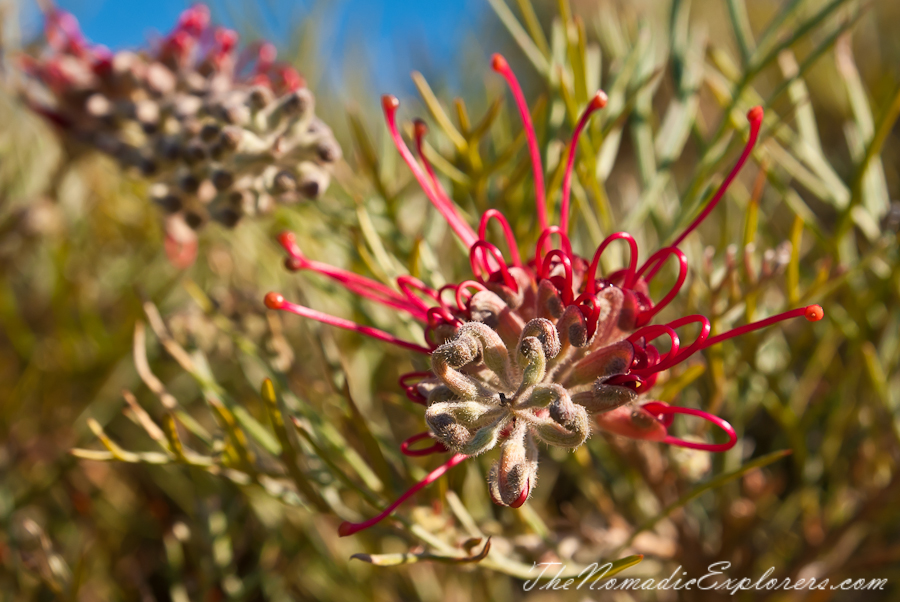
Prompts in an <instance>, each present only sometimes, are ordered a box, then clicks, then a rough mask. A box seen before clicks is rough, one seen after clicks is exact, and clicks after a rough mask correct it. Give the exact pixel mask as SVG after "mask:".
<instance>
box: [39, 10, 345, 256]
mask: <svg viewBox="0 0 900 602" xmlns="http://www.w3.org/2000/svg"><path fill="white" fill-rule="evenodd" d="M209 21H210V19H209V9H208V8H207V7H205V6H203V5H196V6H194V7H192V8H189V9H187V10H186V11H184V12H183V13H182V14H181V16H180V18H179V20H178V23H177V24H176V26H175V28H174V29H173V30H172V31H171V32H170V33H169V34H167V35H166V36H165V37H163V38H162V39H161V40H159V41H158V43H156V44H155V45H154V46H153V48H151V49H149V50H145V51H141V52H131V51H128V50H122V51H119V52H116V53H112V52H110V51H109V50H107V49H106V48H104V47H102V46H96V45H92V44H90V43H88V42H87V41H86V40H85V38H84V36H83V35H82V34H81V32H80V30H79V28H78V24H77V22H76V21H75V18H74V17H73V16H72V15H71V14H68V13H66V12H63V11H61V10H58V9H53V10H52V11H51V12H49V14H48V15H47V19H46V36H47V42H48V48H47V50H46V52H45V54H44V55H43V56H41V57H40V58H38V59H26V61H25V65H24V66H25V70H26V72H27V73H28V74H30V75H31V76H32V79H33V81H32V84H34V85H32V86H31V88H30V89H29V90H28V92H27V95H28V100H29V102H30V104H31V105H32V106H33V107H34V108H35V109H36V110H37V111H38V112H39V113H41V114H42V115H44V116H46V117H47V118H48V119H49V120H51V121H52V122H53V123H54V124H56V125H57V126H59V127H60V128H61V129H62V130H63V131H64V132H65V134H66V135H67V136H68V137H69V138H71V139H72V140H74V141H77V142H79V143H83V144H86V145H87V146H89V147H91V148H94V149H98V150H100V151H102V152H104V153H106V154H108V155H110V156H111V157H113V158H115V159H116V160H117V161H118V162H119V163H120V164H121V165H123V166H124V167H126V168H129V169H132V170H135V171H137V172H139V173H140V174H141V175H143V176H145V177H146V178H148V179H149V180H151V181H152V182H153V185H152V187H151V196H152V198H153V199H154V201H155V202H156V203H158V204H159V206H160V207H162V208H163V210H164V211H165V212H166V213H167V214H168V219H167V225H168V227H167V232H168V234H169V236H170V237H172V238H174V241H175V242H177V243H182V244H185V243H189V242H191V241H192V240H194V235H193V233H192V232H193V231H194V230H196V229H197V228H199V227H201V226H202V225H203V224H204V223H206V222H208V221H210V220H214V221H218V222H220V223H222V224H224V225H226V226H229V227H231V226H234V225H235V224H237V223H238V221H239V220H240V219H241V218H242V217H243V216H244V215H255V214H257V213H262V212H266V211H268V210H270V209H271V208H272V207H274V206H275V204H276V203H277V202H285V203H291V202H296V201H297V200H300V199H304V198H306V199H315V198H317V197H318V196H319V195H321V194H322V192H323V191H324V190H325V189H326V188H327V187H328V184H329V181H330V170H331V166H332V165H333V164H334V163H335V162H336V161H337V160H338V159H340V157H341V149H340V146H339V145H338V143H337V142H336V140H335V138H334V135H333V134H332V132H331V130H330V128H329V127H328V126H327V125H325V123H323V122H322V121H321V120H319V119H317V118H316V116H315V111H314V99H313V95H312V94H311V93H310V91H309V90H308V89H307V88H306V85H305V82H304V80H303V79H302V78H301V77H300V76H299V75H298V74H297V72H296V71H295V70H294V69H293V68H292V67H290V66H287V65H284V64H280V63H277V62H276V61H275V55H276V51H275V47H274V46H273V45H272V44H270V43H268V42H264V43H257V44H254V45H251V46H249V47H247V48H245V49H244V50H243V51H241V52H239V51H238V36H237V34H236V33H235V32H234V31H231V30H228V29H224V28H221V27H214V26H211V25H210V22H209Z"/></svg>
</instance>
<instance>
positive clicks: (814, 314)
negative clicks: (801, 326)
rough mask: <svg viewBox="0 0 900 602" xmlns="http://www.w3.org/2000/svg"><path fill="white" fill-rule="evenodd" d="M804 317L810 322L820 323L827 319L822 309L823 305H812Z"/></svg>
mask: <svg viewBox="0 0 900 602" xmlns="http://www.w3.org/2000/svg"><path fill="white" fill-rule="evenodd" d="M804 316H805V317H806V319H807V320H809V321H810V322H818V321H819V320H821V319H822V318H824V317H825V310H823V309H822V306H821V305H810V306H809V307H807V308H806V313H805V314H804Z"/></svg>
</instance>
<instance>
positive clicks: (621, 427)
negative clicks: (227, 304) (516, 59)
mask: <svg viewBox="0 0 900 602" xmlns="http://www.w3.org/2000/svg"><path fill="white" fill-rule="evenodd" d="M493 66H494V69H495V70H496V71H498V72H500V73H501V75H503V77H504V78H505V79H506V80H507V82H508V83H509V85H510V88H511V89H512V92H513V96H514V97H515V100H516V105H517V107H518V109H519V112H520V114H521V117H522V121H523V123H524V126H525V129H526V133H527V137H528V145H529V152H530V154H531V158H532V162H533V168H534V174H535V176H534V179H535V183H536V194H535V200H536V203H537V216H538V222H539V225H540V229H541V231H540V236H539V237H538V240H537V243H536V245H535V249H534V256H533V258H532V259H531V260H530V261H527V262H523V261H522V259H521V256H520V254H519V245H518V243H517V241H516V239H515V237H514V235H513V231H512V228H511V227H510V225H509V222H508V221H507V220H506V218H505V216H504V215H503V214H502V213H501V212H499V211H497V210H495V209H491V210H488V211H487V212H485V213H484V215H483V216H482V217H481V221H480V223H479V225H478V228H477V231H476V230H475V229H473V228H471V227H470V226H469V225H468V224H466V223H465V222H464V221H463V219H462V217H461V216H460V214H459V212H458V211H457V210H456V208H455V206H454V205H453V202H452V201H451V199H450V198H449V197H448V196H447V194H446V192H445V191H444V189H443V188H442V187H441V184H440V182H439V181H438V179H437V178H436V177H435V174H434V171H433V170H432V168H431V165H430V164H429V163H428V161H427V159H426V158H425V156H424V154H422V152H421V149H422V139H423V137H424V135H425V131H426V130H425V127H424V124H421V123H417V125H416V128H415V137H416V140H415V142H416V148H417V150H418V154H419V159H420V161H421V163H422V166H420V165H419V162H417V161H416V159H415V157H414V156H413V155H412V153H411V152H410V151H409V149H408V148H407V146H406V143H405V142H404V141H403V139H402V137H401V136H400V134H399V132H398V129H397V125H396V111H397V108H398V106H399V103H398V101H397V99H396V98H394V97H392V96H385V97H384V99H383V103H382V104H383V107H384V112H385V117H386V120H387V124H388V128H389V131H390V134H391V137H392V139H393V141H394V143H395V144H396V146H397V148H398V150H399V151H400V154H401V156H402V157H403V159H404V161H406V163H407V165H409V168H410V170H411V171H412V172H413V174H414V176H415V177H416V179H417V180H418V181H419V184H420V185H421V186H422V188H423V190H424V191H425V193H426V195H427V196H428V198H429V200H430V201H431V203H432V204H433V205H434V206H435V208H436V209H437V210H438V212H439V213H440V214H441V215H442V216H443V217H444V218H445V219H446V220H447V222H448V223H449V225H450V226H451V228H452V229H453V231H454V232H455V234H456V235H457V236H458V237H459V239H460V240H461V241H462V242H463V244H465V245H466V246H467V247H468V248H469V260H470V264H471V267H472V274H473V279H471V280H466V281H464V282H461V283H459V284H457V285H446V286H444V287H442V288H441V289H439V290H434V289H431V288H429V287H428V286H427V285H425V284H424V283H422V282H420V281H418V280H415V279H412V278H409V277H401V278H400V279H398V281H397V287H396V288H392V287H388V286H386V285H384V284H381V283H379V282H375V281H373V280H370V279H368V278H365V277H362V276H358V275H356V274H352V273H350V272H347V271H345V270H341V269H339V268H335V267H333V266H329V265H326V264H322V263H319V262H315V261H312V260H309V259H307V258H306V257H305V256H304V255H303V254H302V252H301V251H300V249H299V247H298V245H297V242H296V239H295V238H294V236H293V235H292V234H290V233H286V234H284V235H282V236H281V237H279V241H280V242H281V244H282V246H283V247H284V248H285V250H286V251H287V252H288V259H287V262H286V264H287V266H288V268H290V269H292V270H309V271H313V272H317V273H319V274H322V275H324V276H326V277H328V278H331V279H333V280H335V281H336V282H339V283H340V284H342V285H343V286H345V287H346V288H347V289H348V290H350V291H351V292H353V293H355V294H358V295H361V296H363V297H365V298H368V299H371V300H373V301H376V302H378V303H381V304H382V305H385V306H388V307H391V308H393V309H396V310H400V311H404V312H406V313H408V314H409V315H410V316H412V317H413V318H414V319H416V320H418V321H419V322H420V323H421V324H422V325H423V330H424V338H425V341H426V344H427V346H422V345H419V344H418V343H414V342H409V341H404V340H402V339H398V338H396V337H394V336H393V335H390V334H388V333H385V332H383V331H380V330H376V329H373V328H370V327H366V326H361V325H358V324H355V323H353V322H350V321H347V320H343V319H340V318H336V317H333V316H328V315H326V314H322V313H320V312H316V311H314V310H312V309H309V308H305V307H301V306H298V305H295V304H292V303H289V302H287V301H285V300H284V298H283V297H282V296H281V295H279V294H277V293H269V294H268V295H267V296H266V305H267V306H268V307H269V308H271V309H280V310H284V311H289V312H292V313H296V314H298V315H301V316H304V317H309V318H312V319H315V320H319V321H320V322H323V323H326V324H331V325H333V326H337V327H339V328H345V329H348V330H353V331H356V332H360V333H362V334H367V335H368V336H371V337H374V338H377V339H379V340H383V341H386V342H389V343H393V344H395V345H398V346H400V347H403V348H405V349H411V350H414V351H418V352H421V353H423V354H427V355H429V356H430V359H431V369H430V370H428V371H422V372H413V373H409V374H405V375H403V376H402V377H401V378H400V386H401V387H402V388H403V389H404V391H405V392H406V395H407V397H408V398H409V399H410V400H411V401H413V402H415V403H418V404H421V405H423V406H425V407H426V409H425V421H426V424H427V425H428V429H429V430H428V431H426V432H423V433H420V434H418V435H414V436H413V437H411V438H409V439H407V440H406V441H405V442H403V444H402V445H401V451H402V452H403V453H404V454H406V455H410V456H420V455H427V454H430V453H440V452H445V451H450V452H453V456H452V457H451V459H450V460H449V461H448V462H446V463H445V464H443V465H441V466H440V467H438V468H437V469H435V471H433V472H432V473H431V474H429V475H428V477H426V479H425V480H423V481H422V482H420V483H418V484H417V485H416V486H414V487H413V488H412V489H410V490H409V491H408V492H407V493H406V494H404V495H403V496H402V497H401V498H400V499H398V500H397V501H396V502H395V503H394V504H391V505H390V506H389V507H388V508H386V509H385V510H384V511H383V512H382V513H381V514H379V515H378V516H376V517H374V518H372V519H371V520H368V521H365V522H363V523H349V522H345V523H344V524H342V525H341V528H340V534H341V535H342V536H344V535H351V534H353V533H356V532H358V531H360V530H362V529H365V528H367V527H369V526H371V525H373V524H375V523H377V522H379V521H380V520H382V519H384V518H385V517H387V516H388V515H390V514H391V513H392V512H393V511H394V510H395V509H396V507H397V506H398V505H399V503H400V502H402V501H403V500H405V499H407V498H408V497H409V496H410V495H412V494H413V493H415V492H416V491H418V490H419V489H421V488H422V487H423V486H424V485H426V484H428V483H430V482H432V481H434V480H435V479H436V478H438V477H439V476H441V475H443V474H444V473H445V472H446V471H447V470H449V469H450V468H451V467H452V466H455V465H456V464H459V463H460V462H462V461H463V460H464V459H466V458H468V457H471V456H475V455H479V454H482V453H485V452H488V451H489V450H492V449H494V448H495V447H499V448H500V458H499V459H498V461H497V462H495V463H494V465H493V467H492V468H491V471H490V474H489V476H488V483H489V488H490V492H491V496H492V498H493V499H494V501H495V502H496V503H497V504H500V505H505V506H512V507H519V506H521V505H522V504H523V503H524V502H525V501H526V500H527V499H528V497H529V496H530V495H531V492H532V491H533V488H534V486H535V483H536V476H537V463H538V444H539V443H543V444H546V445H554V446H558V447H563V448H567V449H574V448H576V447H578V446H579V445H581V444H582V443H583V442H584V441H585V440H586V439H587V438H588V437H589V436H590V435H591V431H592V428H591V425H592V424H593V426H595V427H596V428H599V429H601V430H605V431H608V432H610V433H614V434H616V435H620V436H624V437H629V438H632V439H641V440H646V441H657V442H662V443H668V444H671V445H678V446H682V447H689V448H692V449H698V450H704V451H715V452H720V451H725V450H727V449H730V448H731V447H733V446H734V445H735V443H736V442H737V434H736V433H735V431H734V429H733V428H732V427H731V425H730V424H728V422H726V421H725V420H723V419H721V418H719V417H717V416H713V415H711V414H709V413H707V412H704V411H702V410H699V409H694V408H685V407H678V406H671V405H668V404H665V403H663V402H660V401H639V395H641V394H643V393H645V392H647V391H648V390H649V389H650V388H651V387H652V386H653V385H654V383H655V382H656V379H657V377H658V376H659V374H660V373H661V372H663V371H665V370H668V369H670V368H672V367H674V366H675V365H677V364H679V363H681V362H683V361H685V360H687V359H688V358H689V357H691V356H692V355H693V354H695V353H697V352H698V351H701V350H703V349H705V348H707V347H709V346H711V345H715V344H718V343H720V342H722V341H725V340H727V339H730V338H733V337H736V336H739V335H741V334H744V333H747V332H750V331H753V330H758V329H760V328H765V327H767V326H770V325H772V324H775V323H778V322H781V321H784V320H788V319H792V318H795V317H800V316H803V317H805V318H806V319H807V320H810V321H816V320H820V319H821V318H822V317H823V312H822V308H821V307H819V306H818V305H811V306H808V307H801V308H797V309H793V310H790V311H787V312H784V313H782V314H779V315H776V316H772V317H770V318H766V319H764V320H760V321H758V322H754V323H751V324H746V325H744V326H740V327H738V328H734V329H732V330H730V331H728V332H725V333H722V334H718V335H716V336H712V337H711V336H710V331H711V327H710V322H709V320H708V319H707V318H706V317H704V316H702V315H691V316H685V317H681V318H678V319H676V320H673V321H671V322H668V323H666V324H651V323H650V322H651V321H652V319H653V318H654V317H655V316H656V315H657V314H658V313H659V312H660V310H662V309H663V308H664V307H666V306H667V305H668V304H669V303H670V302H671V301H672V300H673V299H674V298H675V296H676V295H677V294H678V292H679V291H680V289H681V287H682V286H683V285H684V283H685V281H686V278H687V269H688V265H687V258H686V257H685V255H684V253H683V252H682V251H681V250H680V249H678V244H680V243H681V242H682V241H683V240H684V238H685V237H686V236H687V235H688V234H690V232H692V231H693V230H694V229H696V227H697V226H698V225H699V224H700V223H701V222H702V221H703V220H704V219H705V218H706V217H707V216H708V215H709V214H710V213H711V212H712V210H713V209H714V208H715V206H716V205H717V204H718V203H719V201H721V199H722V197H723V196H724V194H725V191H726V190H727V188H728V186H729V184H730V183H731V182H732V180H734V178H735V177H736V176H737V174H738V172H739V171H740V169H741V167H742V166H743V165H744V163H746V161H747V159H748V157H749V155H750V152H751V151H752V149H753V146H754V144H755V142H756V139H757V136H758V134H759V128H760V125H761V123H762V119H763V111H762V109H761V108H760V107H755V108H753V109H751V111H750V112H749V113H748V115H747V117H748V120H749V122H750V137H749V140H748V142H747V145H746V147H745V148H744V151H743V153H742V154H741V156H740V158H739V159H738V161H737V163H736V165H735V166H734V168H733V169H732V170H731V172H730V173H729V174H728V177H727V178H726V179H725V181H724V182H723V183H722V185H721V186H720V187H719V189H718V190H717V191H716V193H715V194H714V196H713V197H712V199H711V200H710V201H709V202H708V203H707V204H706V206H705V207H704V208H703V210H702V211H701V212H700V214H699V215H698V217H697V218H696V219H695V220H694V221H693V222H692V223H691V224H690V226H688V228H687V229H686V230H685V232H683V233H682V234H681V235H680V236H679V237H678V238H677V239H676V240H675V242H674V243H673V244H672V245H669V246H665V247H663V248H661V249H660V250H658V251H656V252H655V253H653V254H652V255H650V257H649V258H648V259H647V260H646V261H645V262H644V263H643V264H640V265H639V263H638V259H639V258H638V251H639V250H638V247H637V243H636V242H635V240H634V238H633V237H632V236H631V235H630V234H627V233H625V232H617V233H614V234H611V235H610V236H608V237H607V238H606V239H605V240H604V241H603V242H602V243H601V244H600V246H599V247H598V248H597V250H596V252H595V253H594V255H593V256H592V257H591V259H590V260H588V259H586V258H583V257H579V256H578V255H576V254H575V253H573V251H572V246H571V244H570V242H569V239H568V236H567V226H568V215H567V214H568V209H569V192H570V190H571V177H572V170H573V167H574V154H575V150H576V146H577V142H578V136H579V135H580V133H581V132H582V130H583V129H584V127H585V125H586V124H587V121H588V119H589V117H590V115H591V114H592V113H593V112H595V111H597V110H599V109H601V108H603V106H604V105H605V104H606V96H605V95H604V94H603V92H597V94H596V95H595V96H594V97H593V98H592V99H591V101H590V103H589V104H588V106H587V107H586V108H585V110H584V113H583V114H582V116H581V118H580V119H579V120H578V123H577V126H576V128H575V131H574V133H573V136H572V140H571V143H570V145H569V151H568V158H567V162H566V170H565V175H564V178H563V202H562V203H561V206H560V209H561V213H562V214H561V215H560V218H559V223H560V225H559V226H555V225H550V224H549V220H548V217H547V216H546V207H545V206H544V195H543V183H542V182H543V179H542V178H543V174H542V167H541V164H540V152H539V150H538V145H537V141H536V139H535V136H534V129H533V126H532V124H531V118H530V116H529V114H528V109H527V106H526V105H525V102H524V99H523V97H522V94H521V90H520V89H519V86H518V83H517V81H516V79H515V76H514V75H513V74H512V71H511V70H510V69H509V65H508V64H507V63H506V61H505V60H504V59H503V57H500V56H499V55H495V57H494V60H493ZM423 167H424V169H423ZM491 220H496V221H497V223H498V224H499V225H500V227H501V230H502V232H503V235H504V238H505V243H506V247H507V249H508V254H509V255H508V256H509V260H508V261H507V259H506V257H505V256H504V254H503V252H502V251H500V249H499V248H497V247H496V246H495V245H494V244H492V243H491V242H489V241H488V240H487V238H486V236H487V226H488V224H489V222H490V221H491ZM554 240H555V241H556V242H557V246H556V247H554V248H551V247H552V243H553V241H554ZM617 241H623V242H624V243H625V244H627V245H628V248H629V255H630V256H629V261H628V264H627V266H626V267H625V268H624V269H620V270H618V271H615V272H612V273H610V274H605V275H602V276H601V275H598V273H597V272H598V269H599V267H600V259H601V256H602V254H603V252H604V251H605V250H606V249H607V247H608V246H609V245H610V244H612V243H614V242H617ZM670 259H674V260H675V262H676V264H677V267H678V276H677V278H676V281H675V284H674V285H673V286H672V288H671V289H670V290H669V291H668V292H667V293H666V294H665V295H663V296H662V298H661V299H659V300H658V301H656V302H654V300H653V299H651V297H650V295H649V286H648V283H649V281H650V280H651V279H652V278H653V277H654V276H655V275H656V274H657V273H658V271H659V269H660V268H661V267H662V265H663V264H664V263H665V262H667V261H669V260H670ZM447 293H450V294H449V295H448V294H447ZM691 324H694V325H698V326H699V327H700V328H699V333H698V334H697V336H696V337H695V338H694V340H693V341H692V342H690V344H689V345H687V346H683V345H682V343H681V339H680V337H679V334H678V330H679V329H682V328H683V327H685V326H688V325H691ZM661 337H662V338H664V339H667V340H668V351H665V352H661V351H660V350H659V349H658V348H657V346H656V345H655V344H654V341H655V340H656V339H658V338H661ZM676 415H684V416H691V417H696V418H700V419H702V420H706V421H708V422H710V423H712V424H714V425H715V426H717V427H719V429H720V430H722V431H724V433H725V434H726V436H727V438H728V441H727V442H723V443H705V442H694V441H685V440H683V439H679V438H677V437H674V436H672V435H670V434H669V428H670V426H671V425H672V423H673V420H674V418H675V416H676ZM424 440H433V441H434V443H433V445H431V446H429V447H425V448H421V447H416V448H415V449H412V445H413V444H417V443H419V442H420V441H424Z"/></svg>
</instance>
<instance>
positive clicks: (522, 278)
mask: <svg viewBox="0 0 900 602" xmlns="http://www.w3.org/2000/svg"><path fill="white" fill-rule="evenodd" d="M519 271H521V270H520V269H519V268H510V272H511V275H512V276H513V278H514V279H515V280H516V282H517V288H518V291H516V292H515V293H513V289H510V288H507V287H505V286H503V285H496V284H493V283H492V284H491V289H493V290H482V291H479V292H477V293H475V294H474V295H473V296H472V298H471V300H470V303H469V307H470V310H471V317H472V319H473V321H470V322H466V323H464V324H463V325H462V326H460V327H459V328H458V329H457V330H456V333H455V334H454V335H453V338H452V339H451V340H450V341H448V342H447V343H445V344H444V345H441V346H440V347H438V348H437V349H435V350H434V352H433V353H432V354H431V370H432V373H433V374H434V377H435V378H432V379H426V380H424V381H422V382H420V383H419V385H418V387H419V391H420V393H421V394H422V395H424V396H425V397H427V399H428V408H427V410H426V412H425V421H426V423H427V424H428V427H429V429H430V431H431V433H432V436H433V437H434V438H435V439H437V440H438V441H440V442H441V443H442V444H443V445H444V446H445V447H447V448H448V449H450V450H452V451H454V452H456V453H459V454H465V455H467V456H472V455H477V454H481V453H484V452H486V451H488V450H491V449H493V448H495V447H497V446H499V447H500V458H499V459H498V460H497V461H496V462H495V463H494V465H493V467H492V468H491V470H490V473H489V475H488V483H489V486H490V490H491V495H492V497H493V499H494V501H495V502H496V503H498V504H501V505H504V506H512V507H519V506H521V505H522V504H523V503H525V501H526V500H527V499H528V497H529V496H530V495H531V491H532V489H533V488H534V485H535V481H536V478H537V466H538V458H537V456H538V447H537V444H538V443H544V444H546V445H552V446H557V447H563V448H566V449H575V448H577V447H578V446H579V445H581V444H582V443H584V441H585V440H586V439H587V438H588V437H589V436H590V434H591V426H590V418H591V417H596V420H597V421H598V423H599V424H600V425H601V426H606V425H607V423H608V424H609V426H611V427H612V428H611V429H610V430H613V431H616V432H618V431H619V430H621V427H622V426H623V425H622V424H621V423H622V422H623V418H624V419H625V420H627V421H628V422H629V424H630V423H631V422H632V418H631V416H632V414H640V413H641V409H640V408H639V407H638V406H637V405H635V403H634V402H635V400H636V399H637V394H636V393H635V392H634V391H633V390H632V389H630V388H628V387H623V386H618V385H615V384H608V383H607V381H608V380H609V379H610V378H612V377H614V376H616V375H622V374H625V373H627V371H628V369H629V368H630V367H631V365H632V361H633V359H634V346H633V345H632V344H631V343H630V342H628V341H626V340H622V338H623V336H624V333H623V332H622V330H621V329H620V327H619V320H620V316H621V314H622V305H623V300H624V297H625V296H624V294H623V293H622V291H621V290H620V289H619V288H617V287H614V286H610V287H608V288H606V289H604V290H603V291H601V292H600V293H599V294H598V295H597V303H598V305H599V307H598V309H599V312H598V314H599V316H600V317H599V319H598V322H597V327H596V328H595V329H594V332H593V333H589V331H588V326H587V324H586V320H585V318H584V316H583V314H582V312H581V311H580V310H579V309H578V308H577V307H575V306H568V307H566V308H565V309H563V304H562V302H561V301H560V299H559V296H558V293H557V291H556V289H555V288H553V287H552V286H551V287H549V288H548V287H547V286H542V285H543V284H544V283H548V284H549V282H548V281H546V280H544V281H542V282H541V284H539V285H536V284H535V283H534V280H532V279H530V278H528V277H527V275H526V274H525V273H524V272H522V273H521V274H516V272H519ZM551 288H553V290H550V289H551ZM607 414H609V415H611V416H612V417H613V418H612V420H604V417H605V416H606V415H607ZM648 417H649V418H650V420H651V422H652V424H659V423H658V422H657V421H656V420H655V419H653V418H652V417H651V416H649V415H648ZM641 418H642V416H640V417H637V418H635V419H634V425H633V426H632V427H631V428H632V429H641V428H642V424H643V422H644V421H642V420H641ZM652 424H650V425H648V426H651V427H652ZM660 426H661V425H660ZM663 433H664V429H663ZM640 438H646V435H643V436H641V437H640Z"/></svg>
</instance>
